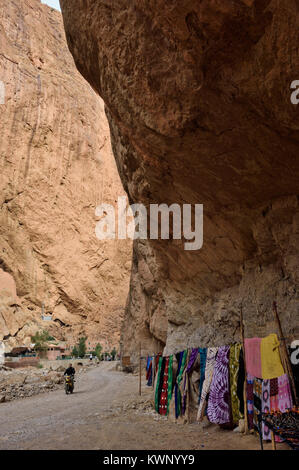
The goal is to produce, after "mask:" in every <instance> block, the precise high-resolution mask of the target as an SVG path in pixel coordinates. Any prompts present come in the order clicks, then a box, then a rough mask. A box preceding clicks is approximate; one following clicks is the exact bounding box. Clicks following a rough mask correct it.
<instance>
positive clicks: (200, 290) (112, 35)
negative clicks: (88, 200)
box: [61, 0, 299, 354]
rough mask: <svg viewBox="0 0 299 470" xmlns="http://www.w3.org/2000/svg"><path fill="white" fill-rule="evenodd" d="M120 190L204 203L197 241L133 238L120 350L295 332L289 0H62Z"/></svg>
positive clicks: (298, 217)
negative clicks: (194, 247) (101, 115)
mask: <svg viewBox="0 0 299 470" xmlns="http://www.w3.org/2000/svg"><path fill="white" fill-rule="evenodd" d="M61 6H62V11H63V17H64V24H65V29H66V32H67V40H68V44H69V48H70V50H71V52H72V54H73V56H74V58H75V62H76V65H77V67H78V70H79V71H80V72H81V73H82V75H83V76H84V77H85V78H86V79H87V80H88V81H89V83H90V84H91V85H92V87H93V88H94V89H95V90H97V92H98V93H99V94H100V95H101V96H102V98H103V99H104V101H105V104H106V111H107V115H108V119H109V124H110V129H111V136H112V146H113V151H114V155H115V158H116V162H117V166H118V170H119V173H120V176H121V179H122V182H123V184H124V187H125V189H126V191H127V193H128V195H129V199H130V201H134V202H143V203H144V204H149V203H153V202H154V203H162V202H163V203H167V204H171V203H174V202H176V203H180V204H183V203H190V204H195V203H203V204H204V245H203V248H202V249H201V250H199V251H189V252H188V251H185V250H184V249H183V241H182V242H178V241H176V240H169V241H163V240H158V241H136V242H135V246H134V257H133V263H134V264H133V270H132V276H131V289H130V297H129V301H128V305H127V311H126V321H125V323H124V330H123V338H122V341H123V352H124V353H125V354H130V353H133V352H134V351H136V344H137V342H139V340H141V341H142V344H143V346H144V349H145V350H147V351H148V352H153V351H154V350H157V349H160V347H161V346H163V345H164V344H166V351H167V352H173V351H178V350H180V349H182V348H183V347H185V346H192V345H193V346H199V345H202V346H205V345H214V346H215V345H221V344H223V343H227V342H229V341H231V340H234V339H239V307H240V303H241V302H242V303H243V310H244V316H245V323H246V326H245V334H246V335H248V336H250V335H252V334H265V333H267V332H269V331H273V329H274V324H273V315H272V312H271V308H272V302H273V300H276V301H277V302H278V308H279V312H280V314H281V319H282V325H283V329H284V331H285V334H286V335H288V336H289V337H290V338H291V337H294V335H295V334H296V331H297V333H298V296H297V289H298V255H297V248H298V223H299V214H298V197H297V194H298V165H299V164H298V143H299V121H298V107H296V106H294V105H293V104H292V103H291V101H290V94H291V91H290V84H291V82H292V81H293V80H295V79H298V76H297V75H298V65H299V58H298V47H297V44H298V38H297V33H298V26H299V24H298V21H299V15H298V2H297V1H295V0H290V1H288V2H285V1H283V0H256V1H254V0H239V1H234V2H233V1H231V0H213V1H211V0H202V1H200V2H199V1H195V0H183V1H180V2H177V1H169V2H165V1H164V0H155V1H153V0H149V1H148V0H146V1H145V0H138V1H137V0H132V1H130V2H125V1H124V0H117V1H114V2H107V1H105V0H86V1H84V2H82V1H80V2H78V1H75V0H73V1H72V0H61Z"/></svg>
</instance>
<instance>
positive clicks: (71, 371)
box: [64, 364, 76, 376]
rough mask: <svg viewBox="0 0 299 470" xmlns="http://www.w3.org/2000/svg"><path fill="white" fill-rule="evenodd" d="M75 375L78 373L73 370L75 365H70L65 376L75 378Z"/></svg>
mask: <svg viewBox="0 0 299 470" xmlns="http://www.w3.org/2000/svg"><path fill="white" fill-rule="evenodd" d="M75 373H76V371H75V369H74V368H73V364H70V365H69V366H68V368H67V369H66V371H65V373H64V375H73V376H74V375H75Z"/></svg>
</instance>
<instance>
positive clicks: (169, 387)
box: [166, 356, 173, 415]
mask: <svg viewBox="0 0 299 470" xmlns="http://www.w3.org/2000/svg"><path fill="white" fill-rule="evenodd" d="M172 390H173V356H170V357H169V365H168V377H167V412H166V414H167V415H168V413H169V404H170V400H171V397H172Z"/></svg>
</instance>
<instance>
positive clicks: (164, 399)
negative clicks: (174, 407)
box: [160, 357, 169, 415]
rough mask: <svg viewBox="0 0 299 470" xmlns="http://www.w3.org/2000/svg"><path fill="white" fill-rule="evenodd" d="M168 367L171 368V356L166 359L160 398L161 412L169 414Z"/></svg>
mask: <svg viewBox="0 0 299 470" xmlns="http://www.w3.org/2000/svg"><path fill="white" fill-rule="evenodd" d="M168 368H169V357H168V358H167V359H166V361H165V369H164V377H163V386H162V392H161V399H160V414H161V415H166V414H167V397H168Z"/></svg>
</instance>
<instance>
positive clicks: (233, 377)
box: [229, 344, 241, 425]
mask: <svg viewBox="0 0 299 470" xmlns="http://www.w3.org/2000/svg"><path fill="white" fill-rule="evenodd" d="M240 351H241V344H233V345H232V346H231V347H230V352H229V383H230V398H231V410H232V422H233V423H234V424H237V425H238V424H239V419H240V402H239V398H238V395H237V386H238V372H239V356H240Z"/></svg>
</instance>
